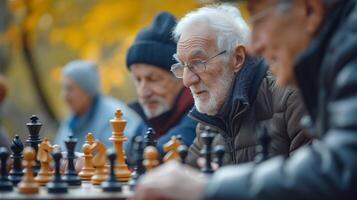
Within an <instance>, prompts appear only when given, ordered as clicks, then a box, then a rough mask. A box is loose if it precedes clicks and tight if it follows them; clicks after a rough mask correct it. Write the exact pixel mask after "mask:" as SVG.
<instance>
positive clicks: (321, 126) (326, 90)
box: [204, 0, 357, 200]
mask: <svg viewBox="0 0 357 200" xmlns="http://www.w3.org/2000/svg"><path fill="white" fill-rule="evenodd" d="M326 2H327V1H326ZM330 2H332V3H334V4H333V5H332V6H331V5H330V6H331V7H330V8H329V9H328V11H327V14H326V17H325V19H326V20H325V22H324V23H323V24H322V26H321V28H320V30H319V32H318V34H317V35H316V36H315V38H314V39H313V40H312V41H311V42H310V44H309V46H308V47H307V49H306V50H305V51H304V52H303V54H302V55H301V56H300V57H299V59H298V60H297V62H296V64H295V76H296V80H297V83H298V85H299V88H300V89H301V92H302V94H303V98H304V101H305V104H306V107H307V109H308V111H309V114H310V119H311V120H309V121H310V123H307V125H309V126H308V127H309V128H310V130H312V131H313V132H314V133H315V134H316V136H319V137H320V140H314V142H313V143H312V145H310V146H307V147H302V148H301V149H299V150H298V151H296V152H295V154H294V155H293V156H291V157H290V158H288V159H284V158H282V157H276V158H273V159H271V160H268V161H266V162H263V163H262V164H260V165H254V164H251V163H250V164H244V165H241V166H237V167H226V168H222V169H221V170H219V171H218V172H216V174H215V175H214V176H213V177H212V179H211V180H210V181H209V183H208V185H207V186H206V188H205V193H204V199H227V200H228V199H242V200H246V199H249V200H253V199H254V200H256V199H266V200H270V199H289V200H294V199H327V200H328V199H357V115H356V113H357V35H356V34H357V3H356V1H355V0H344V1H342V0H337V1H330ZM326 5H327V8H328V6H329V5H328V4H326Z"/></svg>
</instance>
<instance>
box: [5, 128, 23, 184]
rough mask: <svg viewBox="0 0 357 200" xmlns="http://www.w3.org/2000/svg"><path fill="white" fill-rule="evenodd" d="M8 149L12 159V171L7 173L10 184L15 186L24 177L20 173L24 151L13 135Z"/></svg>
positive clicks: (17, 137)
mask: <svg viewBox="0 0 357 200" xmlns="http://www.w3.org/2000/svg"><path fill="white" fill-rule="evenodd" d="M10 149H11V151H12V154H11V156H10V158H11V159H12V169H11V170H10V173H9V179H10V181H11V182H12V184H13V185H14V186H16V185H17V184H18V183H19V182H20V181H21V177H22V176H23V175H24V173H23V172H22V151H23V150H24V145H23V144H22V142H21V140H20V137H19V136H18V135H15V138H13V139H12V142H11V147H10Z"/></svg>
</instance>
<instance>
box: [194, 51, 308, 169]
mask: <svg viewBox="0 0 357 200" xmlns="http://www.w3.org/2000/svg"><path fill="white" fill-rule="evenodd" d="M230 93H231V94H230V96H229V99H228V100H227V101H226V103H225V104H224V105H223V107H222V109H221V110H220V112H219V113H218V114H217V115H215V116H208V115H205V114H202V113H199V112H198V111H197V110H196V109H195V108H194V109H193V110H192V111H191V112H190V113H189V117H191V118H193V119H194V120H197V121H198V122H199V123H198V126H197V128H196V138H195V140H194V143H193V144H192V145H191V147H190V148H189V154H188V157H187V163H188V164H190V165H192V166H195V167H197V162H196V160H197V158H198V157H199V156H200V150H201V149H202V147H203V142H202V140H201V137H200V135H201V132H202V129H203V128H202V127H203V126H204V125H208V126H210V127H212V128H214V129H216V130H218V134H217V135H216V136H215V138H214V140H213V146H216V145H223V146H225V152H226V153H225V156H224V158H223V164H225V165H227V164H240V163H243V162H248V161H252V160H254V158H255V155H256V146H257V145H258V144H259V141H258V138H257V132H258V128H259V127H262V126H265V127H266V128H267V130H268V132H269V134H270V136H271V143H270V152H269V154H270V155H271V156H274V155H285V156H289V155H290V153H292V152H294V151H295V150H296V149H297V148H299V147H300V146H302V145H304V144H306V143H308V142H309V141H310V137H309V135H307V134H306V132H304V130H303V129H302V126H301V125H300V119H301V117H302V116H303V115H304V114H306V112H305V108H304V106H303V103H302V100H301V98H300V95H299V93H298V91H297V90H296V89H283V88H281V87H278V86H277V84H276V80H275V77H273V76H272V75H271V73H270V72H269V71H267V65H266V63H265V62H264V61H263V60H262V59H258V58H252V57H250V56H248V57H247V60H246V61H245V64H244V66H243V68H242V69H241V71H240V72H239V73H237V75H236V77H235V80H234V82H233V84H232V87H231V92H230Z"/></svg>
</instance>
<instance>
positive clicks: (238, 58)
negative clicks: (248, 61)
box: [233, 45, 247, 72]
mask: <svg viewBox="0 0 357 200" xmlns="http://www.w3.org/2000/svg"><path fill="white" fill-rule="evenodd" d="M246 54H247V51H246V48H245V46H243V45H239V46H237V47H236V49H235V51H234V53H233V70H234V72H238V71H239V70H240V69H241V68H242V66H243V64H244V61H245V56H246Z"/></svg>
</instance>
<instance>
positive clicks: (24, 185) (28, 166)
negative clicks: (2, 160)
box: [17, 147, 40, 194]
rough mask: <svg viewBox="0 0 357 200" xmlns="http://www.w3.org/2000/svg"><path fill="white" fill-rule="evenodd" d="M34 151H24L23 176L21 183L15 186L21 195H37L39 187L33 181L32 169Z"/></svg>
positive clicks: (28, 149)
mask: <svg viewBox="0 0 357 200" xmlns="http://www.w3.org/2000/svg"><path fill="white" fill-rule="evenodd" d="M35 154H36V152H35V150H34V149H33V148H32V147H26V148H25V149H24V160H23V162H24V166H25V169H24V175H23V176H22V180H21V182H20V183H19V184H18V185H17V188H18V191H19V192H20V193H23V194H31V193H38V191H39V187H40V185H39V184H38V183H37V181H35V179H34V177H33V173H32V167H33V163H34V160H35Z"/></svg>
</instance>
